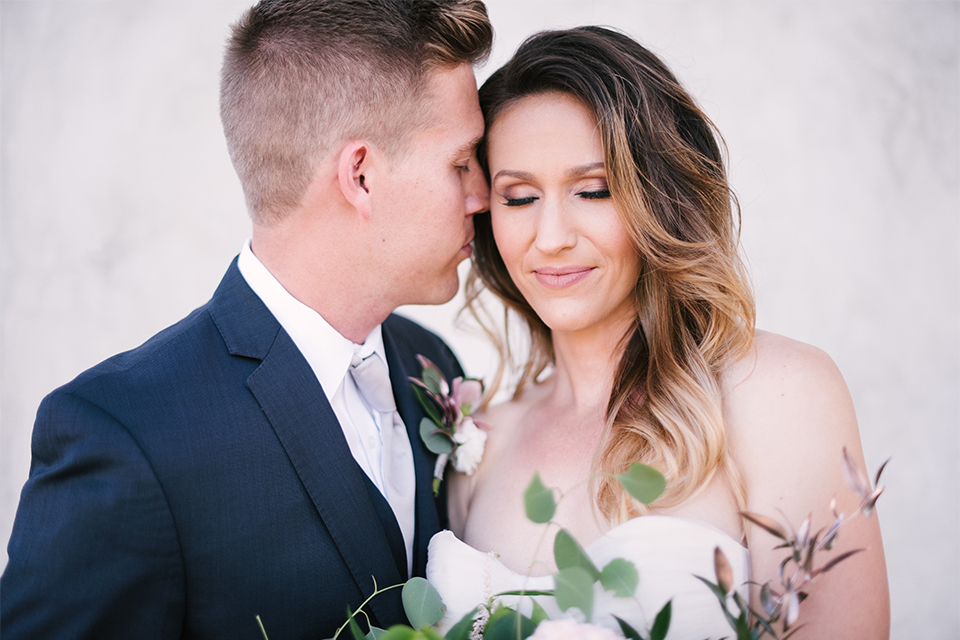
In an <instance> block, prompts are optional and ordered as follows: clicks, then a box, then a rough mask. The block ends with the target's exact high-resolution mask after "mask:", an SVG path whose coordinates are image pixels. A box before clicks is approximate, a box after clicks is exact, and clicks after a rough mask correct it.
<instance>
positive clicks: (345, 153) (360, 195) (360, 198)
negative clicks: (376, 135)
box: [337, 140, 373, 218]
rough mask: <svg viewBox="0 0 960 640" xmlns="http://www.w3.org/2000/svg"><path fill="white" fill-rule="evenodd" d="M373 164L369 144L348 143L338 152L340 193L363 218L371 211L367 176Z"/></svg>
mask: <svg viewBox="0 0 960 640" xmlns="http://www.w3.org/2000/svg"><path fill="white" fill-rule="evenodd" d="M372 164H373V153H372V149H371V147H370V145H369V143H367V142H364V141H362V140H354V141H353V142H350V143H349V144H347V146H345V147H344V148H343V149H342V150H341V151H340V161H339V163H338V165H337V176H338V178H339V181H340V191H342V192H343V197H344V198H346V200H347V202H349V203H350V204H352V205H353V206H354V208H355V209H356V210H357V211H358V212H359V213H360V215H361V216H363V217H364V218H369V217H370V213H371V210H372V205H371V201H370V188H369V185H368V174H369V173H370V169H371V165H372Z"/></svg>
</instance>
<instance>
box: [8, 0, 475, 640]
mask: <svg viewBox="0 0 960 640" xmlns="http://www.w3.org/2000/svg"><path fill="white" fill-rule="evenodd" d="M491 37H492V32H491V28H490V24H489V22H488V20H487V16H486V10H485V8H484V6H483V3H482V2H480V0H419V1H418V0H264V1H263V2H261V3H260V4H259V5H257V6H255V7H253V8H252V9H251V10H250V11H249V12H248V13H247V14H245V16H244V17H243V18H242V19H241V20H240V22H239V23H238V24H237V25H236V26H235V27H234V31H233V35H232V37H231V38H230V40H229V42H228V45H227V50H226V55H225V61H224V66H223V78H222V87H221V114H222V119H223V125H224V131H225V135H226V138H227V143H228V147H229V150H230V155H231V158H232V160H233V163H234V166H235V167H236V170H237V173H238V175H239V177H240V181H241V184H242V186H243V190H244V194H245V196H246V201H247V205H248V209H249V213H250V215H251V217H252V219H253V234H252V241H251V242H250V243H248V244H247V245H246V246H245V247H244V248H243V250H242V251H241V253H240V255H239V257H238V259H237V260H235V261H234V262H233V264H231V265H230V267H229V269H228V270H227V273H226V275H225V276H224V278H223V281H222V282H221V284H220V286H219V288H218V289H217V291H216V293H214V295H213V298H212V299H211V300H210V302H209V303H207V304H206V305H205V306H203V307H201V308H199V309H197V310H196V311H194V312H193V313H192V314H190V315H189V316H188V317H187V318H185V319H184V320H182V321H181V322H179V323H178V324H176V325H174V326H172V327H170V328H168V329H166V330H165V331H163V332H161V333H159V334H158V335H157V336H155V337H154V338H152V339H150V340H149V341H148V342H146V343H145V344H144V345H142V346H140V347H139V348H137V349H134V350H133V351H129V352H127V353H123V354H120V355H118V356H115V357H113V358H111V359H109V360H107V361H106V362H104V363H102V364H100V365H98V366H96V367H94V368H93V369H91V370H89V371H86V372H84V373H82V374H81V375H80V376H79V377H77V378H76V379H75V380H73V381H72V382H70V383H69V384H67V385H65V386H64V387H62V388H60V389H58V390H56V391H54V392H53V393H52V394H50V395H49V396H48V397H47V398H46V399H45V400H44V401H43V403H42V405H41V406H40V410H39V412H38V415H37V422H36V426H35V429H34V435H33V461H32V465H31V470H30V478H29V480H28V481H27V483H26V485H25V486H24V489H23V493H22V496H21V502H20V506H19V509H18V512H17V519H16V522H15V525H14V530H13V535H12V537H11V540H10V545H9V555H10V561H9V565H8V566H7V569H6V571H5V573H4V574H3V578H2V581H0V589H2V596H0V633H2V635H3V638H4V640H17V639H20V638H98V639H102V638H138V639H145V638H157V639H166V638H230V639H243V638H250V639H251V640H255V639H258V638H262V634H261V632H260V630H259V627H258V626H257V623H256V621H255V616H258V615H259V616H260V618H261V620H262V623H263V626H264V627H265V629H266V631H267V633H268V634H269V636H270V638H272V639H273V640H293V639H305V640H306V639H309V640H320V639H321V638H325V637H332V636H333V634H334V632H335V630H336V629H337V627H338V626H339V625H340V624H341V623H342V622H343V621H344V620H345V617H346V612H347V608H348V607H349V608H351V609H352V610H356V608H357V607H358V606H359V605H360V604H361V602H363V601H364V600H365V599H366V598H367V597H368V596H370V595H371V594H372V593H373V591H374V580H376V585H377V587H379V588H384V587H388V586H391V585H394V584H398V583H400V582H403V581H404V580H406V579H407V578H408V576H410V575H422V574H423V571H424V566H425V563H426V549H427V542H428V541H429V539H430V537H431V535H432V534H433V533H435V532H436V531H437V530H438V529H439V528H440V526H441V521H442V519H443V516H442V513H441V512H438V506H437V503H436V502H435V501H434V498H433V495H432V492H431V482H430V481H431V476H432V472H433V464H434V460H433V458H432V457H431V455H430V454H429V453H428V452H427V450H426V449H425V448H424V447H423V445H422V443H421V441H420V439H419V437H418V435H417V433H418V425H419V422H420V419H421V418H422V415H423V414H422V412H421V409H420V408H419V407H418V405H417V403H416V401H415V400H414V397H413V395H412V393H411V390H410V385H409V382H408V381H407V378H408V376H419V375H420V369H419V367H418V365H417V363H416V355H417V354H423V355H425V356H426V357H428V358H430V359H431V360H433V361H434V362H435V363H437V364H438V365H439V366H440V367H441V369H443V370H444V373H445V374H446V375H447V376H450V377H452V376H455V375H458V374H459V373H460V368H459V366H458V364H457V362H456V360H455V358H454V356H453V354H452V353H451V352H450V351H449V349H448V348H447V347H446V346H445V345H444V344H443V343H442V342H441V341H440V340H439V339H438V338H437V337H436V336H434V335H432V334H430V333H429V332H427V331H425V330H424V329H422V328H420V327H419V326H417V325H415V324H413V323H412V322H410V321H408V320H404V319H402V318H400V317H397V316H394V315H391V313H392V312H393V310H394V309H395V308H396V307H398V306H399V305H403V304H411V303H419V304H436V303H442V302H445V301H447V300H449V299H450V298H451V297H452V296H453V295H454V293H455V292H456V290H457V285H458V282H457V265H458V264H459V263H460V262H461V261H463V260H464V259H465V258H467V257H468V256H469V254H470V246H469V245H470V242H471V240H472V238H473V223H472V217H471V216H472V215H473V214H474V213H477V212H479V211H482V210H485V209H486V208H487V204H488V203H487V188H486V183H485V181H484V179H483V176H482V174H481V172H480V170H479V168H478V167H477V164H476V159H475V157H474V146H475V145H476V143H477V141H478V139H479V137H480V136H481V134H482V133H483V118H482V116H481V114H480V110H479V106H478V103H477V92H476V83H475V80H474V75H473V71H472V67H471V64H472V63H474V62H476V61H478V60H479V59H481V58H483V57H484V56H485V55H486V54H487V52H488V51H489V48H490V43H491ZM368 365H369V366H368ZM388 376H389V377H388ZM388 380H389V382H387V381H388ZM378 381H379V382H382V383H384V385H385V386H384V388H385V389H386V394H385V396H386V397H385V398H384V396H383V394H380V395H379V396H378V394H377V389H376V387H377V382H378ZM391 384H392V394H391V393H390V391H389V389H390V385H391ZM381 391H382V390H381ZM394 403H395V404H394ZM365 611H366V612H367V613H369V616H370V617H369V621H370V622H371V623H372V624H374V625H377V626H380V627H387V626H389V625H391V624H395V623H398V622H403V621H405V618H404V615H403V610H402V607H401V604H400V596H399V590H398V589H394V590H391V591H388V592H386V593H384V594H382V595H378V596H377V597H375V598H373V600H372V601H371V602H370V603H369V605H367V607H365ZM362 621H363V618H361V622H362Z"/></svg>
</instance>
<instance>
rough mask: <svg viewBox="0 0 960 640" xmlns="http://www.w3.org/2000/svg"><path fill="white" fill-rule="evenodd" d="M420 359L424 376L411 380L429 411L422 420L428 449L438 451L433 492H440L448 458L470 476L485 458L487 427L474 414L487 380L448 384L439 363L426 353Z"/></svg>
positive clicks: (459, 469) (421, 430)
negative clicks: (484, 381)
mask: <svg viewBox="0 0 960 640" xmlns="http://www.w3.org/2000/svg"><path fill="white" fill-rule="evenodd" d="M417 360H419V361H420V365H421V366H422V367H423V373H422V374H421V375H422V377H421V378H413V377H411V378H410V382H412V383H413V391H414V393H415V394H416V396H417V400H419V401H420V405H421V406H422V407H423V411H424V413H426V414H427V417H425V418H424V419H423V420H421V421H420V437H421V438H422V439H423V444H424V445H426V447H427V449H429V450H430V451H431V452H433V453H435V454H437V464H436V466H435V467H434V469H433V495H437V493H438V492H439V491H440V482H441V481H442V480H443V471H444V469H445V468H446V466H447V462H448V461H449V462H452V463H453V468H454V469H456V470H457V471H459V472H460V473H465V474H467V475H468V476H469V475H473V472H474V471H476V470H477V465H479V464H480V459H481V458H483V449H484V446H485V445H486V442H487V434H486V432H485V431H484V430H483V429H484V428H486V426H485V425H484V424H482V423H480V422H478V421H476V420H474V419H473V418H472V417H471V414H473V412H474V411H476V409H477V407H479V405H480V399H481V398H482V397H483V382H482V381H481V380H478V379H476V378H464V377H462V376H460V377H457V378H454V379H453V382H452V383H450V384H447V379H446V378H445V377H444V375H443V373H441V372H440V369H438V368H437V365H435V364H433V363H432V362H430V360H428V359H427V358H424V357H423V356H417Z"/></svg>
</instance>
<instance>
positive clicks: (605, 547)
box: [427, 27, 889, 640]
mask: <svg viewBox="0 0 960 640" xmlns="http://www.w3.org/2000/svg"><path fill="white" fill-rule="evenodd" d="M480 102H481V106H482V108H483V111H484V114H485V118H486V126H487V134H486V138H485V140H484V141H483V143H482V145H481V149H480V156H481V158H480V159H481V163H482V164H484V168H485V169H486V170H487V175H488V179H489V180H490V186H491V210H490V213H489V215H481V216H477V217H476V220H475V225H476V230H477V235H476V240H475V256H474V261H475V262H474V270H475V272H476V274H477V275H478V276H479V283H478V282H477V281H476V280H475V281H474V290H473V292H472V295H473V297H474V298H475V296H476V294H477V293H478V291H479V289H482V288H486V289H488V290H490V291H492V292H493V293H494V294H495V295H496V296H498V297H499V298H500V299H501V300H502V301H503V302H504V304H505V305H506V306H507V307H508V308H509V309H510V310H511V311H513V312H515V313H516V314H517V315H518V316H519V318H521V319H522V321H523V322H524V323H525V324H526V325H527V327H528V328H529V333H530V336H531V346H530V353H529V355H528V357H527V358H526V360H525V362H526V364H525V366H524V368H523V371H522V376H521V378H520V380H519V383H518V385H517V387H516V390H515V393H514V395H513V397H512V399H511V400H510V401H508V402H505V403H503V404H500V405H499V406H496V407H493V408H491V409H489V410H488V411H487V412H486V413H485V415H482V416H481V419H482V420H483V421H484V422H486V423H487V424H488V425H489V429H488V432H487V433H488V440H487V446H486V453H485V455H484V458H483V460H482V462H481V463H480V466H479V467H478V469H477V470H476V472H475V473H474V474H472V475H470V476H466V475H459V474H454V477H449V480H448V482H449V512H450V523H451V529H452V533H451V532H442V533H440V534H438V535H437V536H435V538H434V539H433V541H432V542H431V547H430V562H429V566H428V569H427V571H428V578H429V580H430V581H431V583H433V584H434V585H435V586H436V587H437V588H438V590H439V591H440V594H441V596H442V598H443V600H444V602H445V604H446V606H447V608H448V611H447V615H446V617H445V619H444V621H443V623H442V624H443V625H444V627H443V629H444V630H445V629H446V628H448V627H449V626H450V625H451V624H453V623H454V622H456V621H457V620H459V619H460V617H461V616H463V615H465V614H466V613H468V612H469V611H470V610H471V609H472V608H473V607H475V606H476V605H478V604H480V603H481V602H483V601H485V600H486V599H487V598H489V597H490V596H491V595H494V594H496V593H498V592H501V591H505V590H515V589H521V588H523V589H528V590H529V589H544V588H551V587H552V583H551V582H550V578H549V577H548V576H549V574H551V573H553V572H555V571H556V566H555V565H554V560H553V556H552V544H550V541H551V540H552V537H553V536H552V533H554V532H555V531H556V525H559V526H560V527H563V528H565V529H566V530H568V531H569V532H571V533H572V534H573V536H574V537H575V538H576V539H577V540H578V541H579V542H580V544H581V545H582V546H583V547H584V548H585V549H586V552H587V554H588V555H589V556H590V557H591V559H593V560H594V561H595V564H596V565H597V566H603V563H605V562H606V561H607V560H609V559H612V558H615V557H624V558H626V559H628V560H631V561H633V562H634V564H635V565H636V566H637V569H638V570H639V574H640V586H639V588H638V590H637V595H636V600H632V601H629V602H628V603H627V604H628V605H629V609H627V610H624V609H623V606H624V603H622V602H620V603H619V604H618V603H616V602H613V601H609V602H607V603H606V604H604V603H601V602H598V603H597V605H596V607H595V612H594V622H595V623H597V624H602V625H605V626H609V627H612V628H616V623H615V621H614V620H613V618H612V616H611V615H610V614H611V613H616V614H617V615H619V616H620V617H625V619H626V620H627V621H628V622H630V623H631V624H632V625H634V626H635V627H636V628H637V629H638V630H640V631H641V633H644V634H645V633H646V629H648V628H649V625H650V624H651V623H652V617H653V616H654V615H655V614H656V612H657V611H658V610H659V609H660V607H661V606H662V605H663V604H664V603H665V602H666V601H667V600H668V599H670V598H673V623H672V625H671V632H670V635H669V636H668V638H673V639H677V638H679V639H688V640H702V638H705V637H708V636H709V637H711V638H719V637H723V636H731V635H733V632H732V631H731V629H730V627H729V626H728V625H727V623H726V622H725V620H724V617H723V615H722V613H721V611H720V607H719V604H718V603H717V600H716V598H715V597H714V596H713V594H712V593H711V592H710V591H709V590H708V589H707V587H706V586H704V585H703V583H701V582H700V581H699V580H697V579H696V578H695V577H694V575H695V574H696V575H701V576H705V577H708V578H712V577H713V575H714V573H713V549H714V547H716V546H720V547H721V548H722V549H723V550H724V552H725V554H726V556H727V558H728V559H729V560H730V562H731V565H732V566H733V570H734V574H735V580H736V582H737V583H738V584H740V583H743V582H745V581H747V580H749V579H752V580H753V581H755V582H758V583H762V582H765V581H767V580H770V579H772V578H774V576H775V575H776V571H777V565H778V563H779V562H780V560H782V559H783V557H784V552H783V550H782V549H780V550H774V549H773V547H774V546H775V545H776V543H777V542H778V541H777V540H776V539H775V538H773V537H772V536H771V535H769V534H768V533H766V532H765V531H763V530H761V529H759V528H751V527H749V526H745V522H744V520H743V519H742V518H741V517H740V515H739V513H740V512H741V511H752V512H757V513H761V514H767V515H770V516H774V517H777V518H778V519H780V516H781V515H782V517H783V518H785V520H786V521H788V522H790V523H792V524H793V525H794V526H797V525H799V524H800V522H801V521H803V520H804V519H805V518H806V517H807V516H808V514H812V520H813V526H814V527H815V528H819V527H821V526H826V525H829V524H830V523H831V522H832V521H833V516H832V515H831V511H830V501H831V498H832V497H833V496H834V495H836V497H837V500H838V503H839V506H838V510H839V511H844V512H846V513H850V512H852V511H854V510H856V507H857V504H858V498H857V497H856V496H853V495H852V494H851V492H850V490H849V489H848V488H847V487H846V485H845V483H844V480H843V475H842V465H841V455H842V453H841V452H842V450H843V449H844V447H846V450H847V451H848V452H849V454H850V456H851V458H852V459H853V460H854V461H855V462H856V463H857V464H859V465H860V466H861V467H863V455H862V451H861V445H860V439H859V434H858V431H857V425H856V419H855V416H854V410H853V406H852V404H851V400H850V396H849V394H848V391H847V389H846V386H845V384H844V381H843V379H842V377H841V375H840V373H839V371H838V370H837V368H836V366H835V365H834V364H833V362H832V361H831V360H830V358H829V357H828V356H827V355H826V354H824V353H823V352H821V351H819V350H817V349H815V348H813V347H810V346H807V345H805V344H801V343H798V342H795V341H793V340H790V339H787V338H784V337H782V336H778V335H774V334H770V333H765V332H761V331H755V330H754V303H753V299H752V295H751V291H750V287H749V285H748V282H747V278H746V275H745V273H744V268H743V265H742V263H741V261H740V258H739V257H738V253H737V251H738V232H737V227H736V218H737V214H736V209H735V204H732V203H734V202H735V201H734V199H733V196H732V194H731V192H730V190H729V187H728V184H727V178H726V173H725V169H724V164H723V159H722V156H721V144H722V143H721V141H720V138H719V135H718V134H717V133H716V132H715V130H714V128H713V125H712V124H711V123H710V121H709V120H708V119H707V117H706V116H705V115H704V114H703V113H702V112H701V111H700V110H699V108H698V107H697V106H696V104H695V103H694V101H693V100H692V99H691V97H690V96H689V95H688V94H687V92H686V91H685V90H684V89H683V88H682V87H681V86H680V85H679V84H678V82H677V80H676V78H675V77H674V76H673V74H672V73H671V72H670V71H669V70H668V69H667V68H666V67H665V66H664V64H663V63H662V62H661V61H660V60H659V59H658V58H657V57H656V56H654V55H653V54H652V53H651V52H649V51H648V50H646V49H645V48H643V47H642V46H640V45H639V44H637V43H636V42H634V41H633V40H631V39H629V38H628V37H626V36H624V35H621V34H619V33H616V32H613V31H609V30H606V29H602V28H597V27H584V28H578V29H571V30H566V31H554V32H545V33H541V34H538V35H535V36H533V37H531V38H530V39H528V40H527V41H526V42H525V43H524V44H523V45H522V46H521V47H520V49H519V50H518V51H517V53H516V54H515V56H514V57H513V59H512V60H511V61H510V62H508V63H507V64H506V65H505V66H504V67H502V68H501V69H499V70H498V71H497V72H495V73H494V74H493V75H492V76H491V77H490V79H489V80H488V81H487V82H486V83H485V84H484V85H483V87H482V88H481V90H480ZM502 351H503V350H502ZM502 355H506V354H502ZM635 461H640V462H643V463H646V464H648V465H650V466H653V467H655V468H657V469H658V470H660V471H661V472H662V473H663V474H664V475H665V476H666V479H667V490H666V492H665V493H664V494H663V495H662V496H661V497H660V498H659V499H658V500H657V501H655V502H654V503H653V504H652V505H650V506H649V507H646V506H644V505H642V504H640V503H638V502H636V501H634V500H633V499H632V498H631V497H630V496H629V495H628V494H627V493H626V492H625V490H624V489H623V488H622V487H621V486H620V485H619V483H617V482H616V481H615V480H610V479H607V477H606V476H601V475H594V476H593V477H594V480H592V481H590V482H583V480H584V479H585V478H588V477H590V476H591V475H592V474H596V473H597V472H606V473H610V474H616V473H621V472H623V471H624V470H626V468H627V467H628V466H629V464H630V463H632V462H635ZM534 473H539V475H540V477H541V478H542V481H543V483H544V484H545V485H546V486H548V487H554V488H556V489H558V490H559V491H560V492H562V493H563V496H564V497H563V499H562V501H561V502H560V503H559V505H558V508H557V511H556V514H555V515H554V518H553V524H552V525H551V529H550V531H551V535H549V536H547V538H546V539H547V543H546V544H543V543H542V541H543V540H544V526H545V525H539V524H534V523H532V522H530V521H529V520H528V519H527V518H526V516H525V511H524V502H523V495H522V494H523V489H524V487H526V486H527V484H528V483H529V482H530V480H531V478H532V477H533V475H534ZM855 548H865V549H866V551H865V552H863V553H860V554H858V555H856V556H854V557H852V558H851V559H849V560H847V561H846V562H845V563H844V564H843V566H842V567H840V568H839V569H838V570H836V571H833V572H831V573H829V574H826V575H824V576H823V577H822V578H820V579H819V581H818V582H817V584H815V585H814V587H813V588H812V589H811V592H810V597H809V598H808V599H807V600H806V601H805V602H804V604H803V607H802V609H801V616H800V623H803V624H804V626H803V628H802V629H800V631H799V633H797V635H796V636H794V637H795V638H797V639H798V640H799V639H800V638H845V639H849V638H886V637H887V636H888V635H889V604H888V592H887V578H886V569H885V564H884V556H883V548H882V544H881V540H880V530H879V526H878V523H877V519H876V518H869V519H868V518H857V519H854V520H853V521H851V524H850V526H848V527H845V528H844V530H843V534H842V536H840V538H839V543H838V547H837V548H835V550H834V551H833V554H834V555H838V554H840V553H843V552H844V551H846V550H850V549H855ZM831 557H833V556H831ZM754 597H756V594H754ZM504 601H506V602H516V599H515V598H514V599H513V600H510V599H509V598H505V599H504ZM546 606H549V603H547V605H546ZM617 607H620V609H617Z"/></svg>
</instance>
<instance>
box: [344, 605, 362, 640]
mask: <svg viewBox="0 0 960 640" xmlns="http://www.w3.org/2000/svg"><path fill="white" fill-rule="evenodd" d="M347 626H348V627H349V628H350V635H351V636H353V640H367V636H366V635H364V633H363V631H361V630H360V625H358V624H357V620H356V618H354V617H353V613H352V612H351V611H350V609H349V608H348V609H347Z"/></svg>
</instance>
